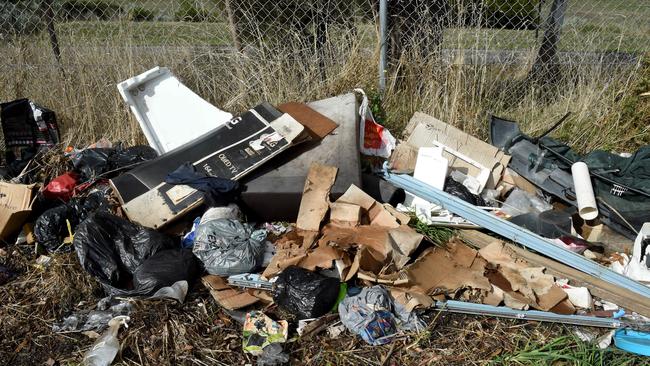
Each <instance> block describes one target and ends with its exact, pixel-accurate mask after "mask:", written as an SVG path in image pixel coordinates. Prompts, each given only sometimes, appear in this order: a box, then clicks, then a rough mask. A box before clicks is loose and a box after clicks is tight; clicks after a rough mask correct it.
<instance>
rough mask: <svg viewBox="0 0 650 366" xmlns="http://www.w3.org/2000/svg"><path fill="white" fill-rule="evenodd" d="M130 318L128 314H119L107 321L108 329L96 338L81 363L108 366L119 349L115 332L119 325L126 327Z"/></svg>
mask: <svg viewBox="0 0 650 366" xmlns="http://www.w3.org/2000/svg"><path fill="white" fill-rule="evenodd" d="M129 320H131V318H129V317H128V316H125V315H120V316H116V317H115V318H113V319H111V320H110V321H109V322H108V329H107V330H106V331H105V332H104V334H102V336H101V337H99V338H98V339H97V341H96V342H95V344H93V347H92V348H91V349H90V350H89V351H88V353H86V355H85V356H84V359H83V364H84V365H86V366H108V365H110V364H111V363H112V362H113V360H114V359H115V356H116V355H117V352H118V351H119V350H120V341H119V340H118V339H117V333H118V332H119V331H120V326H121V325H124V327H125V328H128V327H129V325H128V324H127V322H128V321H129Z"/></svg>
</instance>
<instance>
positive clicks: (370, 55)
mask: <svg viewBox="0 0 650 366" xmlns="http://www.w3.org/2000/svg"><path fill="white" fill-rule="evenodd" d="M124 31H125V32H126V31H128V29H125V30H124ZM365 32H366V33H364V34H359V35H357V38H358V39H364V40H366V39H368V38H372V32H373V30H372V29H365ZM368 32H370V33H369V34H368ZM337 37H338V38H337ZM293 38H295V37H293ZM293 38H292V39H293ZM130 39H131V38H129V37H125V41H124V42H115V41H111V42H109V43H92V42H90V41H89V42H87V43H84V44H83V45H79V46H75V47H68V46H67V45H64V47H63V56H62V57H63V60H64V63H63V65H62V67H61V68H58V67H57V66H56V64H55V63H54V62H53V57H52V55H51V52H50V50H49V46H48V43H47V40H46V39H44V37H43V36H34V37H32V38H20V39H18V40H16V41H14V42H10V43H7V44H5V45H3V46H0V52H2V54H3V56H4V57H5V59H6V60H7V61H5V62H3V64H2V65H0V70H3V72H1V73H0V100H10V99H14V98H18V97H29V98H31V99H33V100H35V101H37V102H38V103H41V104H43V105H46V106H48V107H50V108H51V109H53V110H55V111H56V112H57V115H58V116H59V119H60V120H61V122H62V128H63V130H64V136H65V141H66V142H67V143H75V144H82V145H83V144H85V143H89V142H93V141H95V140H97V139H99V138H101V137H108V138H110V139H113V140H121V141H124V142H125V143H127V144H135V143H142V142H144V139H143V135H142V133H141V132H140V129H139V127H138V125H137V123H136V121H135V120H134V118H133V117H132V116H131V114H130V112H129V110H128V108H127V107H126V106H125V104H124V102H123V101H122V100H121V98H120V97H119V95H118V93H117V90H116V87H115V84H116V83H117V82H119V81H122V80H125V79H127V78H129V77H131V76H133V75H136V74H138V73H141V72H143V71H145V70H147V69H149V68H151V67H153V66H155V65H161V66H167V67H169V68H170V69H171V70H173V72H174V73H176V74H177V75H178V76H179V77H180V79H181V80H182V81H183V82H184V83H185V84H187V85H188V86H189V87H190V88H191V89H193V90H195V91H196V92H197V93H198V94H199V95H201V96H203V97H204V98H206V99H207V100H208V101H210V102H212V103H214V104H215V105H217V106H220V107H221V108H224V109H226V110H229V111H232V112H235V113H237V112H240V111H243V110H246V109H248V108H250V107H251V106H252V105H254V104H256V103H258V102H261V101H269V102H271V103H279V102H284V101H288V100H300V101H305V100H313V99H317V98H323V97H327V96H331V95H335V94H338V93H342V92H346V91H350V90H351V89H352V88H354V87H358V86H362V87H365V88H366V89H373V88H374V87H375V85H376V65H375V60H376V56H377V52H376V50H372V49H368V48H367V44H362V43H361V42H356V41H355V42H350V37H349V36H347V35H344V34H333V35H331V40H332V42H331V43H328V47H327V50H326V56H327V57H326V61H325V62H324V65H323V67H324V69H323V70H321V69H320V68H319V62H318V57H317V55H316V54H314V52H310V51H305V49H309V47H310V45H306V44H303V43H300V42H299V41H295V42H294V41H291V42H290V41H287V44H284V45H282V47H280V46H277V45H276V46H272V47H267V48H263V49H258V48H249V49H247V50H246V51H245V52H244V53H243V54H234V53H232V52H231V51H228V50H224V48H197V47H190V46H187V44H184V43H183V42H181V41H179V44H178V45H173V44H172V46H170V47H154V48H147V47H143V46H136V45H134V44H130V43H129V42H130V41H129V40H130ZM458 42H461V40H459V41H458ZM483 51H484V50H481V48H480V45H478V44H477V45H475V48H474V49H472V50H469V51H467V53H468V54H457V55H455V56H453V57H452V58H450V56H445V57H435V56H427V57H421V56H418V55H410V56H409V57H405V58H403V59H402V61H400V62H399V64H398V65H397V67H396V68H395V69H394V70H393V71H391V72H390V73H389V75H388V88H387V90H386V93H385V96H384V108H385V109H386V111H387V113H388V125H389V126H390V127H391V128H393V129H394V130H399V129H400V128H401V127H403V126H404V124H405V123H406V122H407V121H408V119H409V118H410V116H411V115H412V114H413V112H415V111H423V112H426V113H429V114H432V115H434V116H437V117H438V118H440V119H442V120H444V121H447V122H449V123H451V124H454V125H456V126H459V127H461V128H462V129H464V130H466V131H468V132H470V133H473V134H476V135H477V136H480V137H481V138H487V121H486V116H487V113H488V112H492V113H495V114H498V115H500V116H504V117H506V118H510V119H514V120H517V121H520V122H521V123H522V126H523V128H524V130H525V131H526V132H529V133H532V134H535V133H539V132H540V131H542V130H544V129H545V128H547V127H548V126H549V125H550V124H552V123H553V122H554V121H555V120H557V119H558V118H559V117H560V116H562V115H563V114H564V113H565V112H566V111H572V112H573V115H572V116H571V117H570V118H569V120H568V121H567V122H566V123H565V124H564V125H563V127H562V128H561V129H560V130H559V131H558V132H557V136H559V137H562V138H564V139H565V140H566V142H568V143H570V144H573V145H575V147H576V148H578V149H579V150H591V149H594V148H608V149H628V150H629V149H632V148H634V147H635V146H636V145H635V143H634V141H637V142H638V140H639V139H636V140H635V139H632V138H630V137H631V136H639V135H642V134H643V133H645V132H647V131H646V130H645V127H646V126H643V125H640V124H639V123H638V121H637V122H635V123H632V122H631V121H630V120H628V119H626V118H625V116H624V115H623V113H619V112H618V111H620V110H621V101H622V96H624V95H627V94H629V93H630V92H632V91H633V90H634V88H635V83H636V81H637V78H639V75H640V72H641V71H643V70H644V69H643V68H642V67H641V63H639V64H637V65H629V64H628V65H613V66H612V65H607V64H604V63H595V64H594V63H586V64H585V63H580V62H577V63H573V64H567V65H564V68H563V77H562V78H561V80H560V81H559V82H558V83H557V84H554V85H539V84H536V83H530V82H528V81H527V79H526V75H527V71H528V70H529V68H530V65H531V63H532V61H533V60H534V52H532V51H531V52H529V54H528V55H524V56H522V58H521V62H518V63H514V64H490V63H480V62H479V63H478V64H476V63H475V62H474V61H469V60H470V58H473V57H474V56H472V55H475V54H476V53H479V54H480V53H481V52H483ZM576 57H578V58H580V57H579V56H576ZM578 61H579V60H578ZM645 72H648V71H647V68H646V69H645ZM179 108H182V106H179ZM179 122H183V121H179ZM644 140H646V139H644Z"/></svg>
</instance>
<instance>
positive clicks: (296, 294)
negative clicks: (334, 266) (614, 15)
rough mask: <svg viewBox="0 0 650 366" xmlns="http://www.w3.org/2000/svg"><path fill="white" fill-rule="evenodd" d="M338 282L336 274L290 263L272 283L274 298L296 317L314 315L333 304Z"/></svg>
mask: <svg viewBox="0 0 650 366" xmlns="http://www.w3.org/2000/svg"><path fill="white" fill-rule="evenodd" d="M339 284H340V282H339V280H338V279H337V278H331V277H325V276H323V275H320V274H318V273H315V272H310V271H308V270H306V269H304V268H301V267H297V266H290V267H287V268H286V269H285V270H284V271H282V273H280V275H279V276H278V279H277V280H276V282H275V285H274V286H273V301H274V302H275V303H276V304H278V306H279V307H280V308H282V309H284V310H285V311H287V312H289V313H291V314H293V315H295V316H296V318H298V319H310V318H317V317H319V316H321V315H324V314H325V313H327V312H328V311H330V310H331V309H332V307H334V305H335V304H336V300H337V298H338V295H339V287H340V285H339Z"/></svg>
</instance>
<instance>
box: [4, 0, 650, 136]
mask: <svg viewBox="0 0 650 366" xmlns="http://www.w3.org/2000/svg"><path fill="white" fill-rule="evenodd" d="M387 7H388V24H387V29H388V39H387V44H386V46H387V50H388V60H389V68H388V70H387V76H388V79H389V83H388V88H389V91H392V92H397V91H399V90H402V89H405V88H407V87H408V86H409V85H410V84H409V83H411V84H412V83H413V82H414V81H413V80H416V81H417V80H418V79H419V80H420V82H421V83H422V80H424V79H425V78H422V77H421V76H422V75H423V73H428V74H432V73H434V74H436V75H437V76H436V78H434V79H431V80H429V79H427V82H430V83H431V84H432V85H435V87H436V88H439V89H441V90H443V91H442V92H441V93H444V95H442V94H440V93H436V92H435V91H430V90H429V91H427V92H426V93H424V92H421V91H420V96H418V98H425V97H430V98H438V100H439V102H438V104H437V107H435V108H434V107H433V106H429V108H428V109H430V110H434V109H435V110H436V111H438V112H439V113H440V114H442V115H445V117H446V118H447V119H449V120H451V121H452V122H453V123H456V124H458V121H460V120H461V119H462V118H475V117H476V116H477V115H478V113H479V110H480V111H485V110H487V109H491V110H502V109H503V110H513V108H514V109H516V108H519V106H518V105H519V104H521V103H523V102H522V100H523V97H520V96H517V95H514V94H516V93H518V92H519V89H518V88H516V87H513V86H512V84H508V85H497V84H498V83H497V82H500V81H502V80H503V79H509V80H516V79H522V78H524V79H530V76H531V75H532V76H536V78H537V79H538V80H541V81H542V83H546V84H553V83H556V82H557V79H558V77H559V76H560V75H569V76H575V75H577V71H576V70H577V68H582V70H583V71H582V72H583V73H584V74H585V75H586V74H593V73H612V70H616V71H617V75H618V76H622V77H625V75H628V74H625V73H624V72H623V73H621V71H620V70H621V69H622V68H627V69H625V70H628V71H629V70H632V69H634V68H635V65H638V62H639V58H640V55H642V53H643V52H646V51H648V48H649V45H650V22H648V19H650V2H648V1H647V0H580V1H578V0H387ZM378 11H379V0H140V1H127V0H5V1H4V2H2V3H0V39H1V40H2V46H0V54H3V55H4V56H3V61H1V62H0V70H2V69H4V70H5V72H4V74H5V75H8V74H9V75H11V77H10V76H5V78H6V79H5V80H4V84H5V85H4V87H0V97H1V98H3V99H9V98H14V97H17V96H28V97H34V96H35V95H37V96H41V95H42V97H41V99H45V100H46V101H45V102H44V103H47V102H48V101H50V100H52V101H53V102H52V103H53V104H55V106H56V105H57V104H59V105H62V106H63V100H65V101H66V102H67V103H68V104H67V105H66V106H65V108H72V109H74V110H75V112H78V111H80V110H82V109H83V116H82V117H79V116H77V117H75V120H76V121H79V122H83V121H85V120H90V119H98V118H99V119H104V120H109V121H113V122H118V121H119V120H123V119H124V118H125V115H126V114H128V112H127V111H126V110H125V109H120V112H119V113H115V115H112V116H106V110H107V109H109V108H116V106H119V105H120V101H119V100H118V99H117V97H116V96H115V94H116V93H115V90H114V84H115V83H116V82H118V81H121V80H124V79H126V78H128V77H131V76H133V75H135V74H137V73H140V72H142V71H145V70H146V69H147V68H150V67H153V66H155V65H161V66H169V67H171V68H172V69H173V71H174V72H175V73H177V74H180V75H181V76H182V79H183V80H184V81H186V82H187V83H188V84H189V85H190V86H191V87H192V88H193V89H194V90H197V92H199V93H203V95H206V98H207V99H209V100H210V101H211V102H214V103H218V104H219V105H221V106H225V107H226V108H228V107H230V108H232V109H243V108H246V107H248V106H249V105H247V103H251V101H255V100H259V99H261V98H264V99H267V100H282V99H283V98H285V99H286V98H296V99H305V98H309V97H318V96H321V95H324V94H327V93H332V92H334V91H338V90H343V89H346V88H347V89H349V88H351V87H353V86H356V85H357V84H363V85H365V86H368V85H370V86H372V85H376V82H377V71H376V70H377V60H378V58H379V24H378V20H379V17H378ZM256 60H257V61H259V62H256ZM450 65H451V66H457V67H460V70H462V71H458V70H459V69H457V68H453V67H450ZM235 66H236V67H235ZM628 71H625V72H628ZM629 72H631V71H629ZM57 73H58V75H63V76H64V77H62V78H58V79H54V78H55V76H53V75H54V74H57ZM461 73H462V74H463V77H464V78H465V79H463V80H462V82H460V84H458V80H459V79H458V77H456V76H458V75H460V74H461ZM428 74H427V75H428ZM470 74H471V77H470V76H467V75H470ZM534 74H535V75H534ZM441 75H442V76H441ZM454 75H456V76H454ZM580 75H582V74H580ZM409 78H410V79H409ZM470 78H471V79H472V80H471V81H470V80H469V79H470ZM412 79H413V80H412ZM280 81H281V82H283V83H285V84H287V86H286V87H280V86H277V85H274V83H275V84H278V83H279V82H280ZM454 82H456V83H457V85H455V86H453V85H452V84H453V83H454ZM35 84H46V85H50V86H51V88H49V89H48V88H43V89H44V91H43V90H37V89H36V88H35V86H34V85H35ZM54 84H56V86H55V85H54ZM492 84H494V85H495V86H490V85H492ZM323 85H325V87H323ZM82 86H85V89H84V88H82ZM452 87H453V88H464V89H465V92H466V93H468V94H474V95H475V96H473V97H471V98H467V97H465V100H466V101H465V102H464V103H466V104H470V105H473V104H477V105H478V104H480V105H481V107H480V108H478V107H476V108H475V111H473V112H471V113H467V112H462V113H461V111H460V109H459V108H460V107H458V106H454V105H452V104H453V103H454V102H453V101H447V100H446V99H445V98H446V95H448V94H449V92H451V90H450V88H452ZM292 88H293V91H292V90H291V89H292ZM418 88H420V89H422V88H421V87H416V88H415V90H419V89H418ZM489 88H491V90H492V89H494V90H498V92H494V93H493V92H489V93H488V92H486V90H487V89H489ZM410 90H411V91H413V90H414V89H410ZM39 93H40V94H39ZM495 93H496V94H495ZM53 94H56V95H53ZM415 99H417V98H415ZM393 100H394V102H395V103H397V98H393ZM513 100H514V102H513ZM390 101H391V97H390V96H389V97H388V102H389V103H390ZM506 102H507V103H506ZM70 106H71V107H70ZM421 106H422V103H420V104H417V105H416V104H412V105H408V106H406V107H404V108H405V109H406V110H407V111H412V110H413V109H416V108H420V107H421ZM513 106H514V107H513ZM75 108H78V109H75ZM447 111H449V112H447ZM89 126H90V127H84V128H85V129H91V130H89V131H84V133H87V135H90V136H97V135H99V134H101V130H100V127H97V126H96V125H89ZM93 126H94V127H93ZM77 132H80V131H77ZM131 137H133V136H131Z"/></svg>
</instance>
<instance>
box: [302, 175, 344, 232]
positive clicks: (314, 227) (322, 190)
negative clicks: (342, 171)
mask: <svg viewBox="0 0 650 366" xmlns="http://www.w3.org/2000/svg"><path fill="white" fill-rule="evenodd" d="M337 171H338V169H337V168H335V167H331V166H326V165H321V164H318V163H314V164H312V166H311V167H310V168H309V174H308V175H307V180H306V181H305V188H304V190H303V196H302V201H301V202H300V209H299V211H298V220H297V222H296V227H297V228H299V229H302V230H307V231H318V230H319V229H320V223H321V222H322V221H323V219H324V218H325V215H326V214H327V211H328V209H329V204H330V202H329V194H330V189H332V185H333V184H334V181H335V180H336V173H337Z"/></svg>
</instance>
